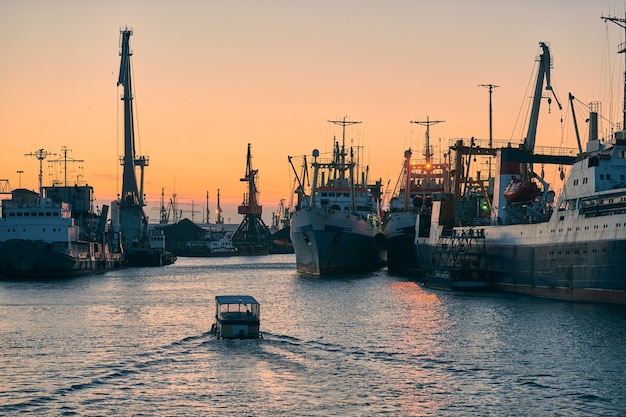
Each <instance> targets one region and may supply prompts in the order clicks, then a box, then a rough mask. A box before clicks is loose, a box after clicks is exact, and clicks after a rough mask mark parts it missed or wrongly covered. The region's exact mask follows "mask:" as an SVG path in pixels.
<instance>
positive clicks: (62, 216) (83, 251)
mask: <svg viewBox="0 0 626 417" xmlns="http://www.w3.org/2000/svg"><path fill="white" fill-rule="evenodd" d="M40 189H41V192H40V193H39V194H38V193H36V192H34V191H30V190H26V189H16V190H13V191H12V196H11V199H5V200H3V201H2V218H1V219H0V276H1V277H2V278H3V279H48V278H57V277H70V276H76V275H85V274H93V273H100V272H105V271H107V270H109V269H113V268H119V267H121V266H123V263H124V257H123V254H122V253H121V252H120V250H119V238H118V237H116V236H113V235H111V234H110V233H109V232H108V231H107V230H106V221H107V214H108V207H107V206H104V207H103V209H102V211H101V212H100V213H94V211H93V210H91V203H92V201H93V188H92V187H90V186H73V187H68V186H62V187H40Z"/></svg>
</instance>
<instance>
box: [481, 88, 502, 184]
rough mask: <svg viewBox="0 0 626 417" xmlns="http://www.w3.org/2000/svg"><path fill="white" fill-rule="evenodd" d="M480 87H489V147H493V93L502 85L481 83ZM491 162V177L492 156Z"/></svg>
mask: <svg viewBox="0 0 626 417" xmlns="http://www.w3.org/2000/svg"><path fill="white" fill-rule="evenodd" d="M478 86H479V87H485V88H488V89H489V149H491V148H493V105H492V102H491V95H492V94H493V89H494V88H498V87H500V86H499V85H493V84H479V85H478ZM488 162H489V177H488V178H491V158H489V159H488Z"/></svg>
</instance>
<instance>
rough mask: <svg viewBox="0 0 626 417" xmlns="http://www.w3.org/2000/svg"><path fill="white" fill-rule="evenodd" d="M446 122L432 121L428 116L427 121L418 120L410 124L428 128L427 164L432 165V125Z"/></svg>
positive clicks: (425, 152) (425, 151) (425, 149)
mask: <svg viewBox="0 0 626 417" xmlns="http://www.w3.org/2000/svg"><path fill="white" fill-rule="evenodd" d="M443 122H445V120H430V119H429V118H428V116H426V121H423V120H416V121H411V122H410V123H415V124H418V125H422V126H426V143H425V144H424V156H425V157H426V163H427V164H432V161H431V157H432V156H433V153H432V151H431V149H430V127H431V126H432V125H436V124H437V123H443Z"/></svg>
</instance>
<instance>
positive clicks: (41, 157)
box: [24, 149, 56, 198]
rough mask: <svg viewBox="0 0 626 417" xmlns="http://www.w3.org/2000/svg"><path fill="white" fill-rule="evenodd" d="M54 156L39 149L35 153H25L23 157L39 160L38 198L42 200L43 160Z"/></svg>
mask: <svg viewBox="0 0 626 417" xmlns="http://www.w3.org/2000/svg"><path fill="white" fill-rule="evenodd" d="M51 155H56V154H55V153H51V152H48V151H46V150H44V149H39V150H37V151H36V152H31V153H27V154H25V155H24V156H34V157H35V158H37V159H38V160H39V197H40V198H43V160H44V159H46V158H47V157H48V156H51Z"/></svg>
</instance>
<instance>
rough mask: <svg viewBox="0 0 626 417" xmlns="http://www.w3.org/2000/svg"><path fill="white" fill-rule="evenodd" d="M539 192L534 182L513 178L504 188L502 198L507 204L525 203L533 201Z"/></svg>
mask: <svg viewBox="0 0 626 417" xmlns="http://www.w3.org/2000/svg"><path fill="white" fill-rule="evenodd" d="M540 192H541V190H540V189H539V187H538V186H537V184H535V183H534V182H532V181H522V180H521V179H518V178H515V177H513V178H511V182H509V183H508V184H507V185H506V187H505V188H504V198H506V201H507V202H508V203H525V202H528V201H533V200H534V199H535V198H537V196H539V193H540Z"/></svg>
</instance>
